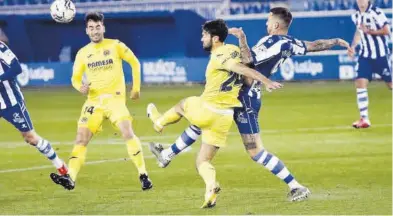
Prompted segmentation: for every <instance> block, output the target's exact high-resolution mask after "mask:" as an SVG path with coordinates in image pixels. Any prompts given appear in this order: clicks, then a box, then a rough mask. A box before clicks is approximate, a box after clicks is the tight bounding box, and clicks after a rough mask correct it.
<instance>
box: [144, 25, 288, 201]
mask: <svg viewBox="0 0 393 216" xmlns="http://www.w3.org/2000/svg"><path fill="white" fill-rule="evenodd" d="M227 35H228V28H227V26H226V24H225V22H224V21H223V20H221V19H218V20H213V21H209V22H206V23H205V24H204V25H203V30H202V39H201V41H202V43H203V48H204V49H205V50H206V51H210V52H211V56H210V61H209V63H208V65H207V68H206V85H205V90H204V92H203V94H202V95H201V96H199V97H188V98H186V99H183V100H182V101H180V102H179V103H178V104H177V105H175V106H174V107H172V108H171V109H170V110H168V111H166V112H165V113H164V114H163V115H161V114H160V113H159V112H158V110H157V108H156V107H155V105H154V104H149V105H148V107H147V114H148V116H149V118H150V119H151V120H152V122H153V125H154V129H155V130H156V131H157V132H161V131H162V129H163V128H164V127H165V126H166V125H169V124H172V123H175V122H177V121H179V120H180V119H181V118H182V117H183V116H184V117H185V118H186V119H187V120H188V121H189V122H190V123H191V124H192V125H195V126H197V127H199V128H200V129H201V131H202V145H201V149H200V150H199V153H198V156H197V159H196V166H197V170H198V173H199V174H200V175H201V177H202V178H203V180H204V182H205V184H206V193H205V201H204V203H203V205H202V208H210V207H213V206H215V204H216V198H217V194H218V192H219V191H220V187H219V185H218V183H217V181H216V171H215V168H214V167H213V165H212V164H211V163H210V162H211V160H212V159H213V157H214V155H215V154H216V152H217V151H218V149H219V148H220V147H223V146H225V143H226V137H227V134H228V132H229V129H230V128H231V125H232V121H233V112H234V111H233V109H234V108H235V107H241V106H242V105H241V103H240V102H239V101H238V99H237V97H238V95H239V90H240V87H241V86H242V83H243V81H242V79H241V75H244V76H246V77H250V78H252V79H254V80H258V81H260V82H262V83H264V84H265V85H266V88H268V89H277V88H280V87H281V84H279V83H277V82H272V81H271V80H269V79H267V78H266V77H265V76H263V75H262V74H260V73H259V72H257V71H255V70H253V69H251V68H248V67H247V66H244V65H243V64H242V63H241V59H240V50H239V48H238V47H237V46H235V45H229V44H224V41H225V39H226V37H227Z"/></svg>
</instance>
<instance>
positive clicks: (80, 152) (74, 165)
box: [68, 145, 87, 181]
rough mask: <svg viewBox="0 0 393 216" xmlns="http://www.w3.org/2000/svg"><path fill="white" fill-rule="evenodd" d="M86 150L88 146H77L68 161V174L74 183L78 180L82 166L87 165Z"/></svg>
mask: <svg viewBox="0 0 393 216" xmlns="http://www.w3.org/2000/svg"><path fill="white" fill-rule="evenodd" d="M86 150H87V148H86V146H83V145H75V146H74V149H73V150H72V152H71V157H70V160H69V161H68V172H69V174H70V177H71V179H72V180H73V181H75V180H76V176H77V175H78V172H79V170H80V168H81V166H82V165H83V164H84V163H85V160H86Z"/></svg>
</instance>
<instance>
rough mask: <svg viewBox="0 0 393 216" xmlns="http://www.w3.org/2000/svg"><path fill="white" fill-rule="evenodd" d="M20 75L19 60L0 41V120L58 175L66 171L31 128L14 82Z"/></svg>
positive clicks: (58, 159) (50, 148)
mask: <svg viewBox="0 0 393 216" xmlns="http://www.w3.org/2000/svg"><path fill="white" fill-rule="evenodd" d="M20 73H22V68H21V66H20V63H19V60H18V59H17V58H16V56H15V54H14V53H13V52H12V51H11V50H10V49H9V48H8V46H7V45H6V44H5V43H3V42H2V41H0V118H4V119H5V120H7V121H8V122H9V123H11V124H12V125H14V127H15V128H16V129H18V130H19V131H20V133H21V134H22V137H23V138H24V140H25V141H26V143H28V144H30V145H32V146H34V147H36V148H37V149H38V151H39V152H41V154H43V155H45V157H47V158H48V159H49V160H50V161H51V162H52V163H53V165H54V166H55V167H56V169H57V171H58V172H59V174H60V175H66V174H67V172H68V170H67V167H66V165H65V164H64V162H63V161H62V160H61V159H60V158H59V157H58V156H57V154H56V152H55V150H54V149H53V148H52V146H51V144H50V143H49V142H48V141H47V140H45V139H44V138H42V137H40V136H39V135H38V134H37V133H36V132H35V131H34V127H33V123H32V122H31V119H30V115H29V112H28V111H27V108H26V105H25V102H24V98H23V94H22V92H21V90H20V88H19V86H18V83H17V81H16V76H17V75H18V74H20Z"/></svg>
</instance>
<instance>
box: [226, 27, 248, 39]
mask: <svg viewBox="0 0 393 216" xmlns="http://www.w3.org/2000/svg"><path fill="white" fill-rule="evenodd" d="M228 34H231V35H233V36H235V37H236V38H241V37H245V36H246V34H244V32H243V29H242V28H230V29H228Z"/></svg>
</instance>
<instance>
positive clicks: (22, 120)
mask: <svg viewBox="0 0 393 216" xmlns="http://www.w3.org/2000/svg"><path fill="white" fill-rule="evenodd" d="M12 117H14V118H13V119H12V121H13V122H15V123H23V122H25V120H24V119H23V118H21V117H20V116H19V113H14V114H13V115H12Z"/></svg>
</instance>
